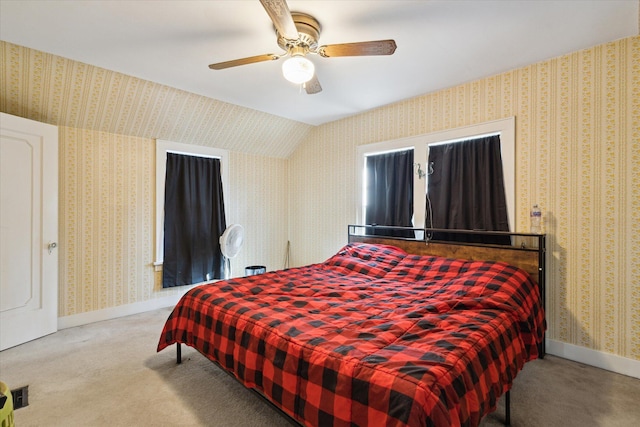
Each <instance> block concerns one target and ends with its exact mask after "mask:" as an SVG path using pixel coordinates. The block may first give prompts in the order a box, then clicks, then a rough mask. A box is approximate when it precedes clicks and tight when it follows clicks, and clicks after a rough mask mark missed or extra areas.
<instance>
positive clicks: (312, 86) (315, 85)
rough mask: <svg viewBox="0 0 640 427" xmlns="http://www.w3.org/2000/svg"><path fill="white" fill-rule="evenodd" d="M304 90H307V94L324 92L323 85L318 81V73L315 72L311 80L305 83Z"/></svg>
mask: <svg viewBox="0 0 640 427" xmlns="http://www.w3.org/2000/svg"><path fill="white" fill-rule="evenodd" d="M304 90H306V91H307V94H309V95H313V94H314V93H318V92H322V86H320V82H319V81H318V76H317V75H315V74H314V75H313V77H312V78H311V80H309V81H308V82H306V83H305V84H304Z"/></svg>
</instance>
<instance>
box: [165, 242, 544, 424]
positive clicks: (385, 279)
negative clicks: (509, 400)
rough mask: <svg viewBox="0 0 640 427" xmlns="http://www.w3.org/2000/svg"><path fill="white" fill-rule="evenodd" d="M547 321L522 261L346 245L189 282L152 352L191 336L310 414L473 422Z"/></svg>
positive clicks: (294, 411) (338, 420)
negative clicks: (285, 266)
mask: <svg viewBox="0 0 640 427" xmlns="http://www.w3.org/2000/svg"><path fill="white" fill-rule="evenodd" d="M543 331H544V313H543V309H542V306H541V302H540V297H539V293H538V289H537V286H536V285H535V284H534V283H533V282H532V281H531V279H530V277H529V275H528V274H527V273H526V272H524V271H522V270H519V269H516V268H515V267H511V266H508V265H506V264H502V263H489V262H472V261H464V260H454V259H446V258H438V257H420V256H414V255H408V254H406V253H405V252H404V251H402V250H400V249H397V248H394V247H391V246H384V245H367V244H350V245H347V246H345V247H344V248H343V249H342V250H340V252H338V253H337V254H336V255H335V256H333V257H332V258H330V259H329V260H327V261H326V262H324V263H322V264H314V265H311V266H306V267H301V268H292V269H289V270H283V271H275V272H271V273H266V274H262V275H256V276H249V277H245V278H239V279H233V280H228V281H223V282H217V283H213V284H209V285H204V286H200V287H197V288H194V289H192V290H190V291H189V292H187V293H186V294H185V296H184V297H183V298H182V299H181V301H180V302H179V303H178V304H177V306H176V307H175V309H174V310H173V312H172V313H171V315H170V317H169V319H168V320H167V322H166V325H165V327H164V330H163V331H162V336H161V338H160V342H159V344H158V351H160V350H162V349H163V348H165V347H167V346H168V345H170V344H173V343H176V342H180V343H184V344H187V345H189V346H192V347H194V348H196V349H198V350H199V351H200V352H201V353H202V354H204V355H205V356H207V357H208V358H210V359H211V360H214V361H216V362H218V363H219V364H220V365H221V366H222V367H223V368H225V369H227V370H228V371H230V372H232V373H233V374H234V375H235V376H236V377H237V378H238V379H239V380H240V381H242V382H243V383H244V384H245V385H246V386H247V387H251V388H255V389H257V390H259V391H261V392H262V393H263V394H264V395H266V396H267V397H268V398H269V399H270V400H271V401H272V402H273V403H275V404H276V405H277V406H278V407H280V408H281V409H282V410H284V411H285V412H286V413H288V414H289V415H290V416H292V417H293V418H295V419H297V420H298V421H300V422H301V423H303V424H305V425H309V426H356V425H358V426H405V425H407V426H456V425H465V426H467V425H468V426H475V425H477V424H478V423H479V422H480V419H481V418H482V417H483V416H484V415H485V414H487V413H489V412H491V411H493V410H495V408H496V401H497V399H498V398H499V396H500V395H501V394H502V393H504V392H505V391H507V390H508V389H509V388H510V386H511V383H512V381H513V379H514V378H515V376H516V374H517V372H518V371H519V370H520V369H521V368H522V367H523V365H524V363H525V362H527V361H529V360H531V359H534V358H536V356H537V344H538V343H539V342H540V340H541V339H542V336H543Z"/></svg>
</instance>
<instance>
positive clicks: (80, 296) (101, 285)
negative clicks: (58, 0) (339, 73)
mask: <svg viewBox="0 0 640 427" xmlns="http://www.w3.org/2000/svg"><path fill="white" fill-rule="evenodd" d="M0 111H3V112H6V113H9V114H13V115H17V116H21V117H26V118H29V119H32V120H38V121H42V122H45V123H51V124H55V125H58V126H59V140H60V149H59V151H60V156H59V157H60V159H59V161H60V168H59V169H60V232H59V242H60V245H59V248H60V250H59V256H60V280H59V316H61V317H64V316H70V315H75V314H81V313H87V312H91V311H95V310H100V309H105V308H112V307H118V306H121V305H126V304H132V303H140V302H145V301H148V300H151V299H154V298H159V297H164V296H169V295H175V294H176V293H178V292H183V291H184V290H185V289H184V288H181V289H179V290H175V289H174V290H163V289H161V288H160V286H159V283H160V281H159V278H160V277H159V276H160V274H159V273H155V274H154V269H153V266H152V263H153V261H154V259H155V255H154V253H153V251H154V248H155V243H154V236H155V230H154V228H153V227H154V224H155V143H154V139H152V138H159V139H165V140H171V141H176V142H183V143H193V144H199V145H208V146H214V147H217V148H223V149H228V150H230V155H229V159H230V164H229V168H230V171H229V172H230V179H231V182H230V183H229V184H230V185H229V193H230V194H225V200H226V208H227V209H226V210H227V223H228V224H232V223H239V224H242V225H244V226H245V229H246V240H245V242H246V244H245V246H244V248H243V250H242V251H241V252H240V254H239V255H238V257H237V258H234V259H233V262H232V270H233V274H234V275H242V274H244V267H245V266H248V265H255V264H260V265H265V266H267V268H268V269H276V268H281V267H282V266H283V265H284V258H285V250H286V245H287V221H286V218H287V213H288V211H287V204H288V187H287V181H286V178H287V176H288V175H287V173H288V167H287V164H288V162H287V160H286V157H287V156H288V155H289V154H290V153H291V152H293V150H294V148H295V146H296V145H297V144H298V143H299V141H300V140H301V139H302V138H304V135H305V134H306V133H307V132H308V130H309V129H310V128H311V126H309V125H306V124H303V123H297V122H294V121H291V120H287V119H283V118H280V117H276V116H273V115H270V114H266V113H262V112H259V111H255V110H250V109H247V108H243V107H239V106H236V105H231V104H228V103H224V102H220V101H217V100H213V99H209V98H205V97H203V96H199V95H195V94H191V93H188V92H185V91H182V90H179V89H175V88H170V87H167V86H163V85H160V84H157V83H153V82H148V81H144V80H140V79H137V78H135V77H132V76H127V75H124V74H120V73H116V72H113V71H109V70H105V69H102V68H98V67H93V66H90V65H87V64H82V63H79V62H77V61H72V60H69V59H66V58H61V57H59V56H55V55H51V54H48V53H44V52H40V51H36V50H33V49H28V48H26V47H22V46H18V45H14V44H11V43H7V42H3V41H0ZM248 153H251V154H248Z"/></svg>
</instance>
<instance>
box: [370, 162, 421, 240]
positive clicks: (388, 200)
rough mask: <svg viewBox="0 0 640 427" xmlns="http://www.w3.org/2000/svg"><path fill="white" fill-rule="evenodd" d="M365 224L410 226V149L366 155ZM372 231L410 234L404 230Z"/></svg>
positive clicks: (411, 186) (411, 184)
mask: <svg viewBox="0 0 640 427" xmlns="http://www.w3.org/2000/svg"><path fill="white" fill-rule="evenodd" d="M366 172H367V188H366V189H365V191H366V196H367V206H366V213H365V218H364V220H365V224H367V225H391V226H399V227H412V226H413V223H412V221H413V150H405V151H396V152H392V153H385V154H379V155H375V156H368V157H367V158H366ZM375 233H376V234H384V235H393V236H397V237H411V236H412V235H413V234H412V233H407V232H405V231H399V232H398V231H396V232H389V231H387V232H383V231H381V230H378V231H376V232H375Z"/></svg>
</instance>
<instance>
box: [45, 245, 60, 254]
mask: <svg viewBox="0 0 640 427" xmlns="http://www.w3.org/2000/svg"><path fill="white" fill-rule="evenodd" d="M56 247H58V244H57V243H56V242H51V243H49V244H48V245H47V249H49V254H51V251H52V250H54V249H55V248H56Z"/></svg>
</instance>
